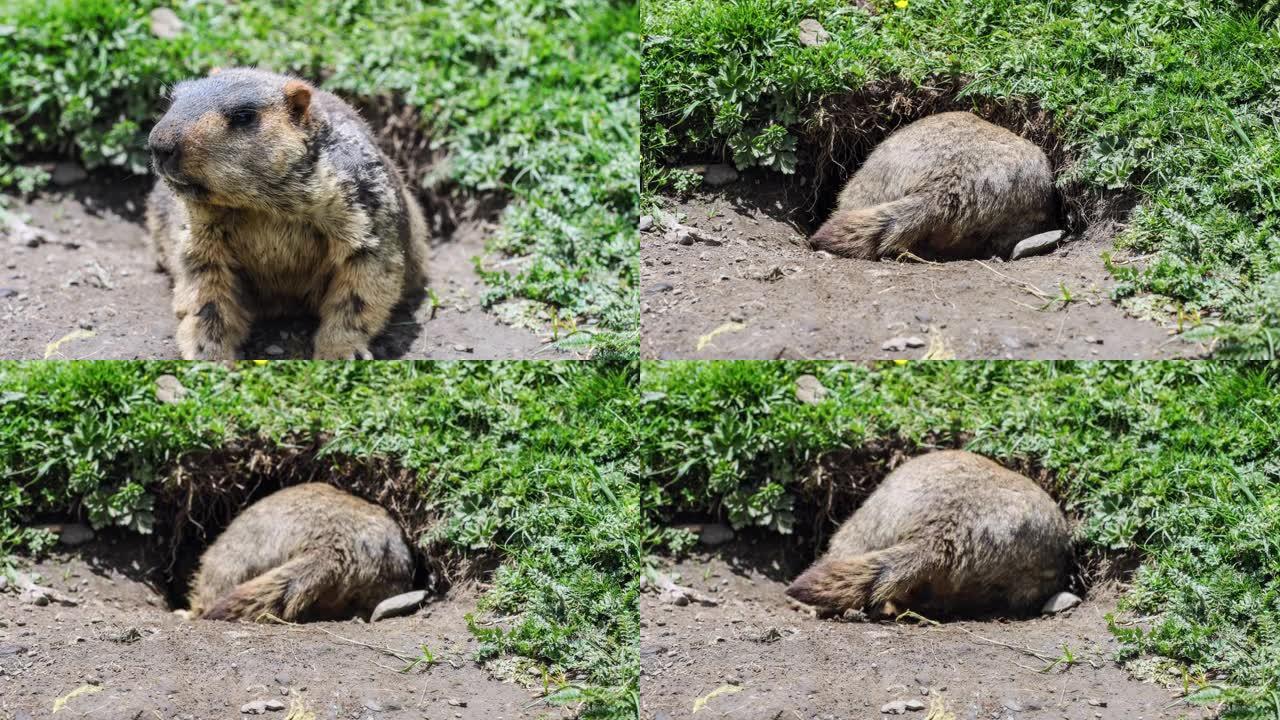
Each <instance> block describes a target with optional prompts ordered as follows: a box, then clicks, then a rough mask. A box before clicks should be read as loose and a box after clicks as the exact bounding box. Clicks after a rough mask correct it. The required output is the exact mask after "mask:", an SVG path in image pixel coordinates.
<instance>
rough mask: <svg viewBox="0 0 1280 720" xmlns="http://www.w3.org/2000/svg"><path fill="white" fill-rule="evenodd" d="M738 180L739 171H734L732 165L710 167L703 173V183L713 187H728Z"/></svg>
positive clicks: (721, 164) (720, 164)
mask: <svg viewBox="0 0 1280 720" xmlns="http://www.w3.org/2000/svg"><path fill="white" fill-rule="evenodd" d="M737 179H738V171H737V170H736V169H734V167H733V166H732V165H728V164H725V163H717V164H715V165H708V166H707V169H706V170H705V171H703V173H702V182H704V183H706V184H708V185H711V186H712V187H719V186H721V185H728V184H729V183H731V182H733V181H735V180H737Z"/></svg>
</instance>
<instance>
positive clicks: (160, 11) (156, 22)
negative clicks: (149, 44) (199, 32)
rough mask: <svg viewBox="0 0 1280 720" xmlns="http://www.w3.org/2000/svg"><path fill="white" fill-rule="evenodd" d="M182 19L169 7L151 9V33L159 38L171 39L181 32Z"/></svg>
mask: <svg viewBox="0 0 1280 720" xmlns="http://www.w3.org/2000/svg"><path fill="white" fill-rule="evenodd" d="M183 27H184V26H183V24H182V20H181V19H180V18H179V17H178V15H177V13H175V12H174V11H172V10H170V9H169V8H156V9H155V10H152V11H151V34H152V35H155V36H156V37H158V38H160V39H161V40H172V39H174V38H176V37H178V36H179V35H181V34H182V30H183Z"/></svg>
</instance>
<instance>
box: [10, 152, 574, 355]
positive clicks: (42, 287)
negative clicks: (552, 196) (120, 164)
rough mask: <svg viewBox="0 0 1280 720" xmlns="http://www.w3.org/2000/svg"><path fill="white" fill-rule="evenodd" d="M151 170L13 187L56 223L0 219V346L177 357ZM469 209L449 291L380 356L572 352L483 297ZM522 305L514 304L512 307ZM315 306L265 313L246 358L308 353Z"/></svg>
mask: <svg viewBox="0 0 1280 720" xmlns="http://www.w3.org/2000/svg"><path fill="white" fill-rule="evenodd" d="M151 183H152V180H151V179H150V178H134V177H114V176H110V175H94V176H91V177H90V178H89V179H88V180H87V181H84V182H81V183H79V184H77V185H75V186H73V187H71V188H66V189H62V190H48V191H44V192H41V193H39V194H37V195H35V196H33V197H31V198H19V197H14V196H8V198H7V199H8V207H9V211H10V212H15V213H17V214H18V215H19V217H25V216H29V218H30V219H29V221H28V224H30V225H31V226H32V227H35V228H38V229H41V230H45V231H48V232H49V233H51V234H52V235H53V238H52V240H51V241H49V242H44V243H42V244H40V245H39V246H38V247H35V248H29V247H27V246H26V245H23V244H19V243H16V242H14V240H13V238H11V237H8V236H6V235H5V229H4V227H3V223H0V248H3V252H2V253H0V255H2V256H3V267H2V268H0V358H11V359H12V358H25V359H31V358H67V359H133V358H148V359H156V358H177V357H178V348H177V345H176V344H175V342H174V339H173V335H174V331H175V329H176V326H177V323H176V321H175V319H174V317H173V313H172V312H171V311H170V307H169V305H170V298H171V296H172V293H171V291H170V281H169V277H168V276H167V275H165V274H164V273H162V272H160V271H159V270H158V269H157V268H156V264H155V260H154V257H153V254H152V252H151V248H150V246H149V243H148V241H147V239H146V231H145V229H144V227H143V210H144V208H145V200H146V194H147V192H148V191H149V190H150V188H151ZM493 227H494V225H493V222H492V221H491V220H489V219H488V218H473V219H465V220H463V221H462V222H461V223H459V225H458V227H457V229H456V230H455V231H454V232H452V233H451V234H450V236H449V237H448V238H436V239H435V241H434V242H433V244H432V248H431V257H430V259H429V261H428V267H427V270H428V287H429V288H431V289H432V290H433V291H434V292H435V294H436V295H437V297H438V298H439V300H440V305H439V307H436V308H435V309H434V311H433V309H432V307H431V303H430V301H427V300H423V299H418V300H415V301H412V302H406V303H404V304H402V306H401V307H399V308H397V310H396V312H395V314H394V315H393V316H392V319H391V323H390V325H389V327H388V329H387V331H386V332H384V333H383V334H382V335H381V336H380V337H378V338H377V339H375V340H374V343H373V345H372V348H371V350H372V352H373V354H374V357H377V358H432V359H448V358H455V359H498V358H537V359H557V358H566V357H574V356H573V355H572V354H571V353H568V352H565V351H562V350H558V349H556V348H553V347H552V346H550V345H549V344H548V339H549V338H548V337H547V335H548V334H547V333H543V332H540V331H539V330H535V329H530V327H537V325H538V323H537V322H532V323H526V324H525V325H521V326H516V325H512V324H507V323H504V322H502V321H500V320H499V319H498V315H497V314H495V313H494V312H491V311H490V310H487V309H485V308H483V307H481V305H480V301H481V299H482V297H483V294H484V292H485V286H484V284H483V283H482V282H481V280H480V278H479V276H478V275H477V274H476V271H475V267H474V266H473V264H472V258H474V257H476V256H478V255H482V254H483V252H484V241H485V238H486V237H487V236H488V234H489V233H490V232H492V230H493ZM512 309H513V310H514V309H515V308H514V307H513V308H512ZM315 328H316V321H315V320H314V318H297V319H286V320H281V321H270V322H262V323H259V324H258V325H257V326H255V328H254V331H253V334H252V336H251V337H250V339H249V341H248V342H247V343H246V345H245V347H244V348H243V349H242V353H243V355H244V356H245V357H249V358H266V359H272V358H309V357H310V356H311V338H312V335H313V333H314V332H315Z"/></svg>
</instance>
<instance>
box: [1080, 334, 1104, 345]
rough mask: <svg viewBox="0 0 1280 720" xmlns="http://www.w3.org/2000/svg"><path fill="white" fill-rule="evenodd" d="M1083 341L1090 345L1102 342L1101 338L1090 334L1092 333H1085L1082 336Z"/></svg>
mask: <svg viewBox="0 0 1280 720" xmlns="http://www.w3.org/2000/svg"><path fill="white" fill-rule="evenodd" d="M1084 341H1085V342H1087V343H1089V344H1090V345H1101V344H1102V338H1099V337H1094V336H1092V335H1085V336H1084Z"/></svg>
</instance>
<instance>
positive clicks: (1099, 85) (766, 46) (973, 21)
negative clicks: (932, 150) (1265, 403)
mask: <svg viewBox="0 0 1280 720" xmlns="http://www.w3.org/2000/svg"><path fill="white" fill-rule="evenodd" d="M870 4H871V5H873V6H874V7H875V8H876V9H877V12H876V13H875V14H871V13H868V12H867V11H865V10H863V9H861V8H860V7H858V6H857V4H855V3H852V2H846V1H845V0H800V1H798V2H790V1H787V0H737V1H734V2H728V1H718V0H674V1H672V2H656V1H647V2H645V3H644V4H643V11H644V35H645V45H644V58H643V67H642V77H641V91H640V93H641V97H640V107H641V117H642V123H643V126H642V129H641V154H642V158H643V164H644V169H643V175H644V178H645V182H644V185H645V191H646V192H651V191H654V190H656V189H660V187H661V186H662V184H663V183H665V182H667V181H668V180H667V173H666V172H664V171H663V169H662V168H663V166H664V164H668V163H671V162H674V161H677V160H679V159H681V158H688V157H699V156H701V157H713V156H719V155H721V154H722V153H723V154H724V155H726V156H728V157H731V158H733V159H734V161H735V162H736V163H737V164H738V165H739V166H744V165H761V166H765V167H772V168H774V169H778V170H783V171H790V170H791V169H792V168H794V167H795V165H796V162H797V151H799V152H800V153H801V159H803V151H804V150H805V148H804V147H803V146H799V145H798V144H797V143H798V141H799V140H800V139H801V138H803V137H804V135H805V133H806V132H808V131H811V130H812V129H813V127H814V126H815V125H821V124H823V123H831V122H833V119H832V118H830V117H825V118H824V117H820V116H819V114H818V112H817V110H818V108H819V105H820V103H821V102H822V101H823V99H824V98H832V97H835V96H840V95H845V94H849V93H853V92H856V91H859V90H860V89H862V88H865V87H868V86H870V85H873V84H877V83H880V84H884V83H886V82H890V81H894V80H900V81H905V82H906V83H908V84H910V85H920V84H925V83H929V84H935V85H937V84H941V85H945V84H947V83H949V82H951V81H959V82H962V83H965V85H964V91H963V93H962V94H963V95H964V96H983V97H989V98H1005V99H1012V100H1022V99H1025V100H1032V101H1038V102H1039V103H1040V105H1041V106H1042V107H1044V108H1045V109H1047V110H1048V111H1050V112H1051V113H1052V114H1053V117H1054V120H1055V129H1056V131H1057V133H1058V135H1059V137H1060V138H1061V139H1062V140H1063V141H1065V142H1066V143H1067V145H1068V146H1069V148H1070V151H1071V153H1072V155H1073V156H1074V157H1075V159H1076V163H1075V165H1074V167H1072V168H1071V169H1070V171H1069V172H1068V173H1067V175H1066V176H1065V177H1063V178H1061V181H1062V182H1063V183H1077V182H1078V183H1081V184H1082V185H1083V187H1085V188H1087V189H1090V190H1091V191H1095V192H1099V191H1104V190H1108V189H1111V190H1120V189H1125V190H1132V191H1135V192H1136V193H1137V194H1138V196H1139V197H1140V198H1141V200H1142V203H1141V206H1140V207H1139V209H1138V210H1137V211H1136V213H1135V214H1134V217H1133V222H1132V224H1131V225H1130V226H1129V227H1128V229H1127V230H1126V231H1125V232H1124V233H1123V234H1122V235H1121V237H1120V243H1121V244H1122V245H1123V246H1124V247H1127V248H1128V249H1130V250H1131V251H1133V252H1134V253H1137V254H1143V255H1145V254H1150V255H1152V257H1151V258H1150V262H1149V263H1147V264H1146V265H1145V267H1144V268H1143V269H1141V270H1137V269H1134V268H1132V267H1122V268H1116V269H1115V270H1114V271H1113V272H1115V274H1116V275H1117V276H1118V277H1119V279H1120V281H1121V282H1120V284H1119V287H1118V289H1117V290H1116V293H1115V295H1116V297H1117V299H1126V298H1135V297H1138V296H1143V297H1139V299H1141V300H1146V302H1143V303H1141V304H1142V305H1144V306H1150V305H1155V306H1157V307H1159V306H1163V305H1165V304H1172V305H1173V306H1174V307H1175V308H1176V309H1178V310H1181V311H1182V312H1183V313H1185V314H1189V315H1191V317H1192V318H1196V317H1201V318H1208V317H1211V316H1214V315H1220V317H1216V318H1214V323H1215V324H1220V325H1221V326H1222V327H1221V329H1220V330H1219V331H1218V332H1216V333H1213V334H1215V335H1217V336H1219V337H1221V338H1222V339H1223V340H1224V347H1223V348H1222V350H1223V352H1224V353H1230V354H1234V355H1240V356H1252V357H1264V356H1265V357H1275V355H1276V349H1277V345H1280V320H1278V319H1277V310H1276V308H1277V307H1280V279H1278V278H1280V95H1278V94H1277V92H1276V88H1277V87H1280V3H1277V2H1275V1H1274V0H1270V1H1267V0H1263V1H1259V2H1230V3H1228V2H1214V1H1212V0H1155V1H1151V2H1140V3H1130V2H1119V1H1115V0H1083V1H1080V2H1066V1H1065V0H1054V1H1050V2H1003V1H1002V0H910V2H909V3H903V5H904V7H901V8H899V7H897V6H896V4H895V3H893V2H890V1H889V0H873V1H872V2H871V3H870ZM805 18H814V19H817V20H818V21H820V22H821V23H822V25H823V26H824V27H825V28H826V30H827V31H828V32H829V33H830V36H831V40H830V42H828V43H826V44H825V45H821V46H818V47H806V46H803V45H801V44H800V43H799V40H798V32H799V31H798V27H799V24H800V21H801V20H803V19H805ZM810 150H813V149H810ZM805 169H806V167H805V166H801V171H802V172H803V171H805ZM1268 279H1269V280H1268ZM1146 296H1150V297H1146ZM1152 300H1154V301H1155V302H1151V301H1152ZM1201 332H1202V333H1209V332H1210V331H1208V330H1202V331H1201Z"/></svg>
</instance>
